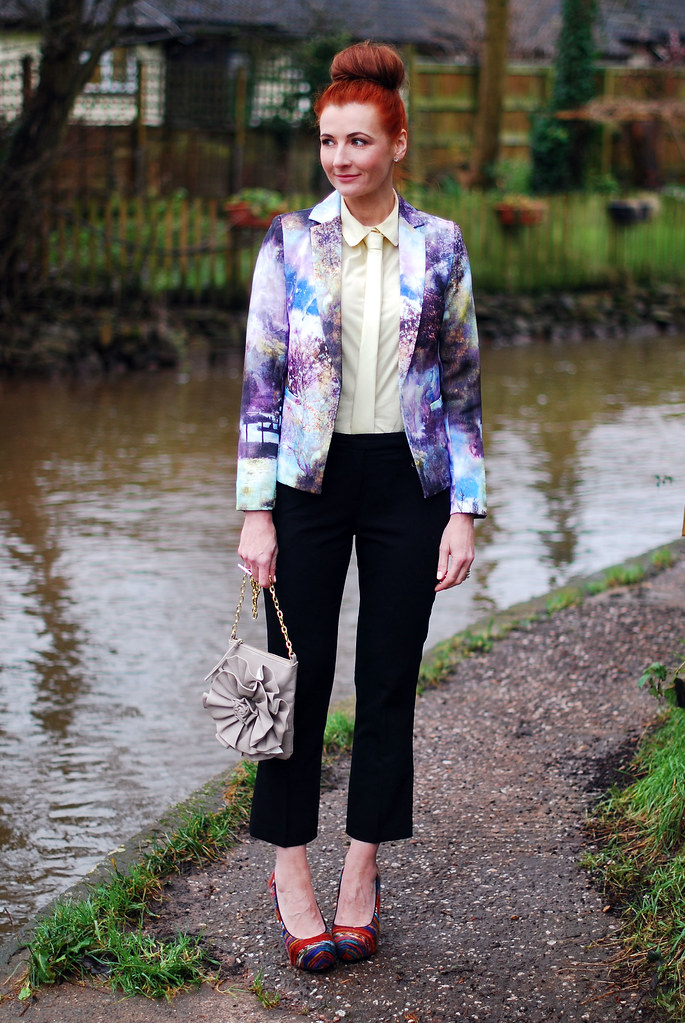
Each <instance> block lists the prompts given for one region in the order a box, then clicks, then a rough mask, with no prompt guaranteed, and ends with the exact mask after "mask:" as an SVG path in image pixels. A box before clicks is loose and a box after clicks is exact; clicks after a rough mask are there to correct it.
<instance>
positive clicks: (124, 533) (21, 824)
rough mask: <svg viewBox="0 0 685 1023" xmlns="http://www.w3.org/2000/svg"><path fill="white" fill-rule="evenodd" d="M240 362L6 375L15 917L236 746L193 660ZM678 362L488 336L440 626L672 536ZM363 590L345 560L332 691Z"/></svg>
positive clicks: (0, 669) (8, 804)
mask: <svg viewBox="0 0 685 1023" xmlns="http://www.w3.org/2000/svg"><path fill="white" fill-rule="evenodd" d="M239 377H240V364H239V359H237V358H236V359H234V360H229V362H228V363H226V364H225V365H223V366H221V367H215V368H214V369H213V370H212V371H211V372H209V371H200V370H198V371H197V372H194V373H192V374H191V375H190V376H185V377H178V376H176V375H174V374H160V375H150V376H147V375H141V376H138V377H133V378H121V379H114V380H109V381H97V382H83V383H73V384H65V383H56V382H48V381H37V382H18V383H9V384H4V385H3V388H2V392H1V394H0V436H1V437H2V442H1V443H0V584H1V587H2V589H1V592H0V753H1V755H2V762H3V789H2V798H1V800H0V848H2V856H3V862H5V863H6V864H7V865H8V869H6V870H5V871H3V875H4V876H3V878H0V908H2V906H4V905H6V906H7V908H8V909H9V910H10V912H11V913H12V916H13V918H14V921H15V923H20V922H21V921H22V919H24V918H25V917H26V916H27V915H28V914H29V913H30V912H31V911H32V910H33V909H34V908H36V906H37V905H40V904H42V903H44V902H45V901H47V899H48V898H49V897H50V896H51V895H53V894H54V893H56V892H57V891H59V890H61V889H62V888H63V887H64V886H65V885H66V884H67V883H68V882H69V881H70V880H71V879H72V878H74V877H77V876H80V875H82V874H83V873H84V872H85V871H86V870H87V869H88V867H89V866H90V865H92V864H93V863H94V862H95V861H96V860H97V859H99V858H100V857H101V856H102V855H103V854H104V853H106V852H108V851H109V850H110V849H111V848H112V847H114V846H115V845H117V844H118V843H119V841H120V840H121V839H123V838H125V837H126V836H127V835H130V834H132V833H133V832H135V831H136V830H137V829H138V828H139V827H140V826H142V825H144V824H145V823H146V822H147V821H148V820H150V819H152V818H154V817H155V816H157V815H158V813H159V812H160V811H162V810H163V809H164V808H166V806H167V805H168V804H169V803H171V802H173V801H175V800H177V799H179V798H182V797H183V796H184V795H185V794H187V793H188V792H189V791H191V790H192V789H193V788H195V787H196V786H197V785H199V784H201V783H202V782H203V781H204V780H206V778H207V777H209V776H210V775H211V774H213V773H215V772H216V771H218V770H220V769H221V768H222V767H223V766H224V765H225V763H226V753H225V751H224V750H222V749H221V747H219V745H218V744H217V743H216V742H215V740H214V738H213V736H212V732H211V727H210V723H209V721H208V719H207V718H206V715H205V712H204V711H203V710H202V707H201V701H200V692H201V689H202V686H201V681H200V680H201V679H202V676H203V675H204V673H205V671H207V670H208V668H209V667H211V661H212V659H213V658H214V657H215V655H217V654H218V653H220V652H221V648H222V646H223V644H224V643H225V640H226V637H227V632H228V628H229V626H230V621H231V619H232V611H233V605H234V601H235V591H236V586H237V582H236V577H237V573H236V572H235V570H234V564H235V560H236V555H235V550H236V545H237V538H238V532H239V528H240V516H239V515H238V514H237V513H236V512H235V511H234V509H233V488H234V475H235V466H234V461H233V459H234V449H235V437H236V430H237V419H236V417H237V409H238V395H239V387H240V380H239ZM683 379H685V342H684V341H683V339H665V340H656V341H650V342H649V343H645V344H639V343H626V344H619V343H616V344H609V343H602V344H599V343H597V342H593V343H591V344H587V345H584V344H579V345H574V346H569V347H567V348H553V347H548V346H544V347H543V346H540V347H537V346H533V347H531V348H526V349H503V350H499V351H486V352H485V353H484V380H485V387H484V408H485V419H486V448H487V456H488V469H489V477H488V482H489V491H490V508H491V515H490V517H489V518H488V519H487V520H486V521H484V522H481V523H479V527H478V555H477V562H476V565H475V567H474V571H473V573H472V578H471V580H470V583H469V585H468V587H462V588H460V589H459V590H456V591H452V592H450V593H446V594H442V595H440V597H439V598H438V600H437V602H436V609H435V613H434V617H433V622H432V625H431V632H430V636H429V642H435V641H437V640H439V639H442V638H445V637H446V636H448V635H451V634H452V633H453V632H455V631H457V630H458V629H461V628H464V627H465V626H466V625H468V624H469V623H471V622H473V621H475V620H476V619H477V618H479V617H481V616H482V615H483V614H487V613H488V612H489V611H491V610H492V609H495V608H499V607H504V606H507V605H509V604H511V603H514V602H516V601H518V600H522V599H525V598H527V597H529V596H532V595H534V594H537V593H543V592H545V591H546V590H547V589H549V588H550V586H553V585H557V584H560V583H563V582H564V581H565V580H566V579H567V578H569V577H570V576H571V575H574V574H576V573H579V572H580V573H583V572H588V571H594V570H597V569H599V568H601V567H602V566H603V565H604V566H605V565H609V564H612V563H614V562H616V561H619V560H621V559H623V558H624V557H626V556H628V555H630V554H636V553H639V552H641V551H643V550H645V549H647V548H649V547H652V546H656V545H657V544H658V543H660V542H665V541H667V540H671V539H673V538H674V537H675V536H676V535H678V534H679V531H680V524H681V522H682V507H683V477H684V474H683V457H684V456H683V452H684V451H685V414H684V413H685V404H684V396H683V387H682V382H683ZM668 478H671V479H672V481H673V482H671V483H669V482H667V480H668ZM355 598H356V594H355V586H354V582H353V580H352V579H351V580H350V581H349V583H348V587H347V590H346V596H345V603H344V609H343V622H342V628H341V645H340V655H339V670H338V677H337V681H336V691H337V693H338V694H339V695H340V694H344V693H346V692H349V690H350V687H351V668H350V661H351V655H350V648H351V637H352V635H353V631H354V619H355ZM245 635H246V638H248V639H250V638H252V639H256V640H261V635H262V634H261V623H259V624H258V626H257V627H254V626H253V625H252V623H251V622H250V619H249V618H247V619H246V622H245ZM3 926H4V929H5V930H9V929H11V928H10V924H9V922H6V923H5V924H4V925H3Z"/></svg>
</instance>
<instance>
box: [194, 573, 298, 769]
mask: <svg viewBox="0 0 685 1023" xmlns="http://www.w3.org/2000/svg"><path fill="white" fill-rule="evenodd" d="M250 582H251V584H252V617H253V618H256V617H257V607H258V604H257V601H258V598H259V591H260V589H261V587H260V586H259V584H258V583H256V582H255V580H254V579H250ZM246 584H247V578H246V577H243V582H242V585H241V587H240V597H239V598H238V606H237V607H236V611H235V620H234V622H233V630H232V632H231V642H230V644H229V647H228V650H227V651H226V653H225V654H224V656H223V657H222V658H221V660H220V661H219V663H218V664H217V665H216V667H214V668H213V669H212V670H211V671H210V672H209V674H208V675H207V677H206V678H205V682H209V690H208V692H206V693H203V694H202V702H203V704H204V706H205V707H206V708H207V710H208V711H209V713H210V714H211V715H212V717H213V718H214V723H215V725H216V737H217V739H218V740H219V742H220V743H221V744H222V746H226V747H227V748H229V749H234V750H237V751H238V753H241V754H242V755H243V756H244V757H245V758H246V759H247V760H268V759H270V758H274V759H279V760H287V759H288V757H290V756H291V755H292V752H293V710H294V705H295V684H296V681H297V658H296V656H295V653H294V651H293V648H292V644H291V642H290V638H289V636H288V631H287V629H286V627H285V623H284V621H283V613H282V612H281V609H280V607H279V605H278V600H277V599H276V593H275V591H274V587H273V586H271V587H270V588H269V593H270V594H271V597H272V599H273V602H274V607H275V608H276V614H277V615H278V620H279V622H280V625H281V632H282V633H283V638H284V639H285V644H286V648H287V650H288V655H289V656H288V657H280V656H279V655H278V654H272V653H269V652H268V651H266V650H259V649H258V648H257V647H253V646H249V645H248V644H247V643H243V641H242V639H238V621H239V619H240V611H241V609H242V606H243V600H244V598H245V587H246Z"/></svg>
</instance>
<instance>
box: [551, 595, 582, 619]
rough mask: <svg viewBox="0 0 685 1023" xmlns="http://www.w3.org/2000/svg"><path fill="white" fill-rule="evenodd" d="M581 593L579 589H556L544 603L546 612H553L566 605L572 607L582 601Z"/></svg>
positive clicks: (561, 609) (560, 609) (562, 608)
mask: <svg viewBox="0 0 685 1023" xmlns="http://www.w3.org/2000/svg"><path fill="white" fill-rule="evenodd" d="M582 600H583V594H582V593H581V591H580V590H574V589H567V590H558V592H557V593H553V594H552V596H551V597H550V598H549V600H548V601H547V603H546V604H545V608H546V610H547V614H550V615H551V614H554V613H555V612H556V611H563V610H564V608H566V607H574V606H575V605H576V604H580V603H582Z"/></svg>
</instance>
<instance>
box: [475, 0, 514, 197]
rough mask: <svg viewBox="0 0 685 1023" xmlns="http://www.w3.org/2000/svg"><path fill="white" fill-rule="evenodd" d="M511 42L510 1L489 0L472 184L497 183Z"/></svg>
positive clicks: (479, 87)
mask: <svg viewBox="0 0 685 1023" xmlns="http://www.w3.org/2000/svg"><path fill="white" fill-rule="evenodd" d="M508 42H509V0H486V8H485V47H484V51H483V60H482V64H481V69H480V77H479V81H478V121H477V124H476V143H475V147H474V152H473V157H472V160H471V184H472V185H476V186H480V187H483V188H486V187H489V186H491V185H492V184H493V183H494V167H495V164H496V162H497V158H498V156H499V135H500V128H501V124H502V104H503V100H504V81H505V76H506V72H507V52H508Z"/></svg>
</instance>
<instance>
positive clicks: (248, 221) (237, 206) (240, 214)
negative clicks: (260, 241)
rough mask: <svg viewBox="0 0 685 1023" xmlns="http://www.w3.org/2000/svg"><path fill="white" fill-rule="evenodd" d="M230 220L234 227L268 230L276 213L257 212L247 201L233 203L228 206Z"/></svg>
mask: <svg viewBox="0 0 685 1023" xmlns="http://www.w3.org/2000/svg"><path fill="white" fill-rule="evenodd" d="M226 212H227V214H228V221H229V223H230V224H231V226H232V227H253V228H260V229H261V230H263V231H264V230H266V228H268V227H270V225H271V221H272V220H273V219H274V217H275V216H276V214H275V213H255V212H254V210H253V209H252V208H251V207H250V204H249V203H247V202H237V203H232V204H231V205H229V206H227V207H226Z"/></svg>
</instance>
